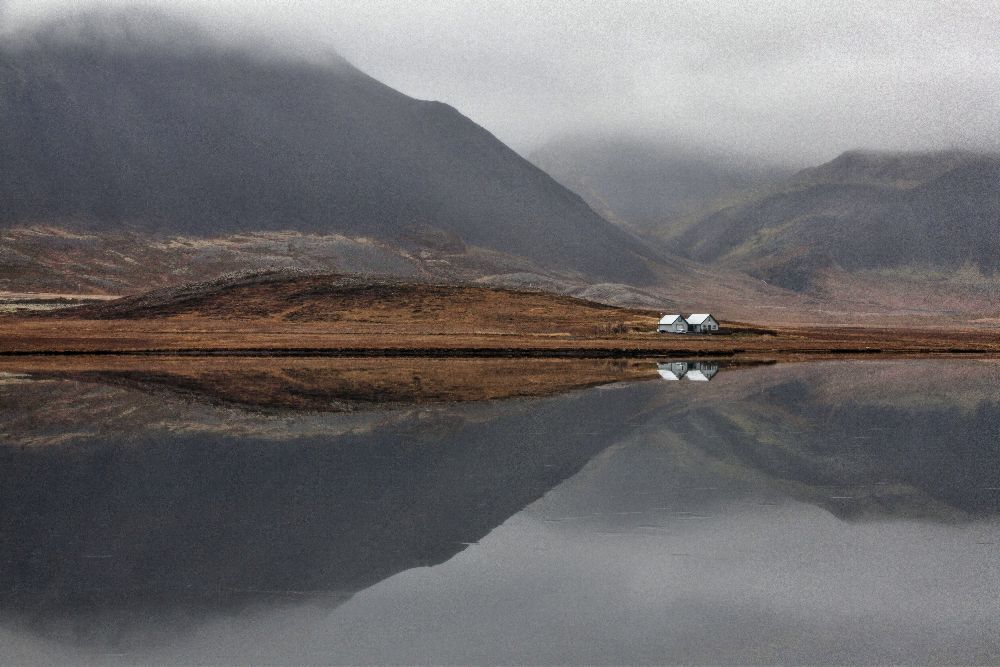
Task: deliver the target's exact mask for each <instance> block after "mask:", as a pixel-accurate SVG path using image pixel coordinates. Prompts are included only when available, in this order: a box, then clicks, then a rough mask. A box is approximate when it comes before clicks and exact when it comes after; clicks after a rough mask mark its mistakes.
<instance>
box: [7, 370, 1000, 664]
mask: <svg viewBox="0 0 1000 667" xmlns="http://www.w3.org/2000/svg"><path fill="white" fill-rule="evenodd" d="M440 363H441V364H448V363H449V362H447V361H441V362H440ZM518 363H531V362H518ZM659 370H664V367H662V366H661V367H658V366H657V365H656V364H655V363H650V364H649V375H648V379H639V380H635V381H629V382H619V383H614V384H608V385H603V386H596V387H591V388H584V389H577V390H574V391H569V392H566V393H562V394H558V395H553V396H548V397H542V398H516V399H508V400H492V401H473V402H468V403H461V402H451V403H439V404H414V405H406V404H396V405H393V406H388V407H387V406H379V405H367V406H362V409H358V406H357V405H352V406H351V409H350V410H348V411H341V412H325V411H321V410H290V409H287V408H282V407H278V406H277V404H276V405H275V406H268V405H263V406H261V405H258V406H254V407H247V406H246V405H242V404H238V403H234V402H232V401H231V400H227V399H226V398H225V395H224V394H223V393H222V392H216V393H215V394H213V393H212V391H206V390H205V389H204V388H203V387H202V388H201V389H198V390H197V391H194V390H192V389H191V385H190V384H189V385H186V386H185V385H183V384H179V383H172V382H171V379H170V378H169V377H167V376H158V377H156V378H154V380H153V381H142V382H140V381H137V380H136V379H135V377H134V376H132V377H126V376H125V375H122V374H117V375H116V374H114V373H105V374H91V375H87V374H59V373H46V374H32V373H15V372H7V373H5V374H3V376H2V377H0V415H2V420H0V424H2V426H0V465H2V467H0V479H3V484H2V485H0V507H2V508H3V510H2V512H0V550H2V551H0V584H2V586H0V588H2V591H3V593H2V594H0V662H3V663H81V662H92V663H115V662H123V663H134V662H155V663H206V662H210V663H229V664H235V663H241V664H245V663H469V662H476V663H591V664H592V663H664V662H668V663H692V662H711V663H732V662H762V663H763V662H767V663H774V662H795V663H844V662H866V663H872V662H879V663H887V662H907V663H978V664H983V663H995V662H998V661H1000V641H998V636H1000V633H998V632H997V619H998V614H997V600H998V599H1000V518H998V512H1000V456H998V454H1000V401H998V399H997V396H996V393H995V387H996V386H997V381H998V380H1000V364H998V363H996V362H992V361H880V362H854V361H842V362H823V363H812V364H782V365H776V366H762V367H752V368H722V369H721V370H720V371H719V372H718V373H717V374H715V375H714V376H712V377H711V378H710V381H687V380H684V379H682V380H681V381H670V380H667V379H666V378H665V376H663V374H661V373H659V372H658V371H659ZM675 370H676V369H675ZM484 381H486V382H488V381H489V379H488V378H484ZM296 391H300V392H301V391H303V389H302V387H301V386H297V388H296ZM341 408H343V406H341Z"/></svg>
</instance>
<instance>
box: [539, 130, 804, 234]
mask: <svg viewBox="0 0 1000 667" xmlns="http://www.w3.org/2000/svg"><path fill="white" fill-rule="evenodd" d="M529 157H530V158H531V160H532V162H534V163H535V164H537V165H538V166H539V167H541V168H542V169H544V170H545V171H547V172H548V173H550V174H552V176H553V177H555V178H556V180H558V181H559V182H560V183H562V184H563V185H565V186H566V187H568V188H570V189H571V190H573V191H574V192H578V193H579V194H580V195H581V196H582V197H583V198H584V199H585V200H586V201H587V203H588V204H590V206H591V207H593V208H594V210H596V211H598V212H599V213H601V215H603V216H604V217H605V218H607V219H608V220H612V221H614V222H618V223H621V224H624V225H627V226H629V227H631V228H633V229H635V230H637V231H640V232H643V233H647V234H651V235H654V236H659V237H664V236H669V235H670V234H672V233H674V232H675V231H677V230H678V228H683V227H684V226H685V225H686V224H687V222H689V221H690V220H689V218H691V216H694V218H693V219H695V220H696V219H697V218H698V217H699V216H698V215H697V214H704V213H706V212H707V211H708V210H715V209H718V208H722V207H723V206H730V205H733V204H734V203H736V202H738V201H742V200H745V199H747V198H749V197H750V196H752V195H753V194H754V193H756V192H757V191H758V190H760V189H761V188H763V187H764V186H769V185H771V184H773V183H775V182H777V181H779V180H780V179H783V178H785V177H787V176H788V175H789V171H788V170H787V169H783V168H780V167H774V166H770V165H761V164H755V163H752V162H751V161H749V160H746V159H743V158H739V157H734V156H731V155H724V154H722V153H720V152H719V151H713V150H708V149H703V148H696V147H693V146H690V145H686V144H683V143H681V142H676V141H670V140H662V139H642V138H635V137H618V138H611V137H585V136H573V137H564V138H562V139H559V140H555V141H552V142H550V143H548V144H546V145H545V146H543V147H542V148H540V149H538V150H537V151H535V152H534V153H532V154H531V155H530V156H529Z"/></svg>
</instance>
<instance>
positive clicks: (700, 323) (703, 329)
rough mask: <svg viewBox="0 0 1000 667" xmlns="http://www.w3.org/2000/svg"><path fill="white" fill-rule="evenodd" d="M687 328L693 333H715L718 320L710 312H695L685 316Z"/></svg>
mask: <svg viewBox="0 0 1000 667" xmlns="http://www.w3.org/2000/svg"><path fill="white" fill-rule="evenodd" d="M687 325H688V330H690V331H693V332H694V333H715V332H717V331H718V330H719V322H718V320H716V319H715V318H714V317H712V315H711V314H710V313H696V314H694V315H692V316H691V317H689V318H687Z"/></svg>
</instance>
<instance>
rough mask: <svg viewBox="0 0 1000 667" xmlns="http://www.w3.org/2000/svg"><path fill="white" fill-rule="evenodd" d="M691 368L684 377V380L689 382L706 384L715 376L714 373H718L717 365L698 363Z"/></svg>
mask: <svg viewBox="0 0 1000 667" xmlns="http://www.w3.org/2000/svg"><path fill="white" fill-rule="evenodd" d="M693 366H694V368H692V369H691V370H689V371H688V372H687V374H686V375H685V376H684V379H685V380H691V381H692V382H708V381H709V380H711V379H712V378H713V377H714V376H715V374H716V373H718V372H719V365H718V364H708V363H704V362H698V363H696V364H693Z"/></svg>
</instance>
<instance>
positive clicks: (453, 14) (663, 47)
mask: <svg viewBox="0 0 1000 667" xmlns="http://www.w3.org/2000/svg"><path fill="white" fill-rule="evenodd" d="M95 6H103V7H122V6H144V7H148V6H153V7H162V8H165V9H170V10H171V11H175V12H177V11H182V12H189V13H194V14H196V15H197V16H198V17H199V18H200V19H202V20H203V21H204V22H205V23H206V24H208V25H209V27H211V28H212V29H213V30H215V31H217V32H219V33H220V34H223V35H230V34H235V35H240V36H242V35H245V34H247V33H248V32H250V33H252V32H264V33H267V34H268V35H269V36H270V38H271V39H273V40H276V41H279V42H281V43H283V44H285V45H286V46H287V47H288V48H292V49H307V50H310V51H316V50H317V49H318V50H322V49H324V48H334V49H336V50H337V51H339V52H340V53H341V54H342V55H344V56H345V57H346V58H347V59H348V60H350V61H352V62H353V63H354V64H355V65H357V66H358V67H360V68H361V69H363V70H365V71H366V72H368V73H369V74H371V75H372V76H374V77H375V78H377V79H380V80H381V81H383V82H385V83H387V84H389V85H391V86H393V87H394V88H397V89H399V90H401V91H403V92H405V93H407V94H409V95H412V96H415V97H419V98H424V99H436V100H442V101H445V102H448V103H449V104H452V105H453V106H455V107H457V108H458V109H459V110H460V111H462V112H463V113H464V114H466V115H467V116H470V117H471V118H472V119H473V120H475V121H477V122H478V123H480V124H482V125H484V126H485V127H486V128H488V129H489V130H491V131H492V132H494V133H495V134H496V135H497V136H499V137H500V138H501V139H502V140H504V141H506V142H507V143H509V144H510V145H512V146H513V147H514V148H516V149H517V150H519V151H521V152H522V153H529V152H530V151H531V150H532V149H533V148H534V147H536V146H538V145H540V144H542V143H544V142H545V141H546V140H549V139H550V138H552V137H555V136H558V135H561V134H567V133H575V132H592V131H601V132H608V133H627V134H636V133H638V134H644V135H654V136H663V137H671V138H679V139H681V140H684V141H691V142H695V143H703V144H707V145H711V146H715V147H722V148H724V149H726V150H733V151H737V152H742V153H750V154H754V155H761V156H766V157H787V158H790V159H792V160H795V161H818V160H822V159H826V158H830V157H833V156H834V155H836V154H837V153H839V152H841V151H842V150H845V149H849V148H900V149H919V148H941V147H950V146H958V147H970V148H971V147H975V148H986V149H990V150H998V149H1000V113H998V99H1000V39H998V38H997V36H998V35H1000V0H998V1H997V2H986V1H983V0H979V1H973V2H961V1H957V0H951V1H949V2H942V3H933V2H919V0H903V1H901V2H888V1H885V0H883V1H881V2H876V3H870V2H833V1H826V2H823V1H820V0H800V1H798V2H742V1H741V2H729V1H726V2H708V1H704V2H690V3H689V2H668V1H666V0H662V1H658V2H649V3H642V2H621V3H615V2H610V1H608V0H603V1H601V2H593V3H590V2H585V1H584V0H566V1H560V2H557V1H550V2H540V1H538V0H530V1H524V2H516V1H508V2H499V1H495V2H485V1H484V2H457V1H455V2H444V1H437V0H433V1H426V2H418V1H416V0H407V1H406V2H397V1H396V0H390V1H386V2H378V1H362V0H358V1H355V2H341V1H339V0H284V1H281V0H102V1H97V0H0V7H2V8H3V9H0V11H2V12H3V14H2V19H3V20H4V21H5V24H6V26H7V27H8V29H13V30H18V29H20V30H23V29H25V28H24V26H25V25H26V22H29V21H35V20H39V19H44V18H45V17H46V16H51V15H52V14H53V13H55V12H59V13H65V12H67V11H75V10H83V9H87V8H92V7H95Z"/></svg>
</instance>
